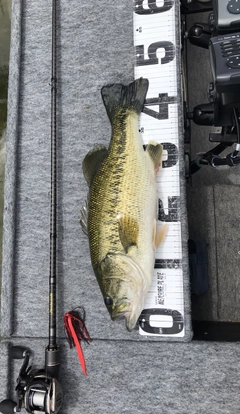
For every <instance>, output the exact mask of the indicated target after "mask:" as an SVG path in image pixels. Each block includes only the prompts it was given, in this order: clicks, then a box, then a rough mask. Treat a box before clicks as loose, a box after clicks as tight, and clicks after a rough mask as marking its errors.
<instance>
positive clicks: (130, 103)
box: [101, 78, 149, 121]
mask: <svg viewBox="0 0 240 414" xmlns="http://www.w3.org/2000/svg"><path fill="white" fill-rule="evenodd" d="M148 84H149V82H148V79H144V78H139V79H137V80H135V81H134V82H132V83H130V84H129V85H127V86H125V85H122V84H121V83H116V84H113V85H107V86H104V87H103V88H102V90H101V94H102V99H103V103H104V105H105V108H106V111H107V114H108V117H109V119H110V121H112V120H113V118H114V116H115V114H116V113H119V110H121V109H123V110H127V109H129V110H132V111H134V112H136V113H137V114H138V115H139V114H140V112H141V111H142V108H143V104H144V101H145V98H146V95H147V91H148Z"/></svg>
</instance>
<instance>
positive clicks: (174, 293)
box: [133, 0, 184, 337]
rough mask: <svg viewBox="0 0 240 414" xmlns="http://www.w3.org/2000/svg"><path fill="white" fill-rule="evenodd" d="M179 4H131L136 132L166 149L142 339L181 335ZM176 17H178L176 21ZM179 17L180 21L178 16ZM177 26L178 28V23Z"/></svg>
mask: <svg viewBox="0 0 240 414" xmlns="http://www.w3.org/2000/svg"><path fill="white" fill-rule="evenodd" d="M176 7H178V8H179V3H178V2H175V0H161V1H157V0H135V1H134V10H133V23H134V25H133V27H134V46H135V53H136V60H135V75H134V76H135V79H137V78H140V77H143V78H147V79H148V80H149V89H148V94H147V98H146V102H145V106H144V109H143V112H142V114H141V116H140V121H139V131H140V133H141V136H142V139H143V143H144V145H147V144H148V142H149V141H151V140H154V141H156V142H158V143H161V144H162V145H163V148H164V158H163V162H162V168H161V169H160V171H159V173H158V175H157V184H158V193H159V212H158V219H159V220H160V222H166V223H167V224H168V231H167V235H166V238H165V240H164V242H163V243H162V244H161V245H160V247H159V248H158V249H157V250H156V256H155V257H156V261H155V269H154V274H153V280H152V285H151V287H150V289H149V292H148V294H147V297H146V300H145V305H144V310H143V312H142V314H141V316H140V320H139V321H140V328H139V333H140V335H155V336H156V335H157V336H159V335H160V336H171V337H173V336H179V337H183V336H184V296H183V271H182V237H181V222H180V177H179V173H180V171H179V159H178V147H179V105H181V103H180V102H181V101H180V98H179V97H178V94H177V91H178V82H180V78H179V80H178V72H177V65H179V64H180V63H179V62H177V59H176V47H177V46H176V44H177V42H176V39H177V37H176V36H179V33H177V30H178V27H179V22H176V19H177V18H178V15H179V16H180V11H179V13H176ZM176 16H177V17H176ZM179 18H180V17H179ZM176 23H177V24H176Z"/></svg>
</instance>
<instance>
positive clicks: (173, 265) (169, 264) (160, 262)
mask: <svg viewBox="0 0 240 414" xmlns="http://www.w3.org/2000/svg"><path fill="white" fill-rule="evenodd" d="M154 267H155V269H180V268H181V267H182V260H180V259H156V260H155V266H154Z"/></svg>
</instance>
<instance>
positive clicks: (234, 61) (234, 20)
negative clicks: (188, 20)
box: [182, 0, 240, 174]
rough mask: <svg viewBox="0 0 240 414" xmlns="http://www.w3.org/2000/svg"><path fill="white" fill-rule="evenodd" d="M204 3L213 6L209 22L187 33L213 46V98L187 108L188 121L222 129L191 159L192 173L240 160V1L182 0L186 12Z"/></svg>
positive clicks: (201, 43)
mask: <svg viewBox="0 0 240 414" xmlns="http://www.w3.org/2000/svg"><path fill="white" fill-rule="evenodd" d="M188 4H191V7H190V9H189V8H188ZM199 5H201V6H199ZM203 6H204V7H205V10H204V11H207V10H210V9H211V8H212V11H211V12H210V14H209V18H208V23H195V24H194V25H193V26H192V27H191V28H190V30H189V31H188V32H187V33H185V34H184V37H185V38H187V39H188V40H189V41H190V43H192V44H193V45H195V46H198V47H202V48H205V49H208V50H209V57H210V65H211V71H212V79H213V81H212V82H211V83H210V84H209V86H208V101H209V102H208V103H204V104H200V105H197V106H195V108H194V109H193V111H192V112H188V111H187V110H186V111H185V125H189V121H190V120H192V121H193V122H194V123H195V124H197V125H207V126H215V127H219V128H221V132H220V133H219V132H218V133H210V135H209V140H210V142H213V143H215V142H216V143H219V144H218V145H217V146H216V147H214V148H213V149H212V150H210V151H208V152H206V153H204V154H201V155H200V156H199V157H197V158H196V159H195V160H194V161H192V162H191V164H190V174H193V173H195V172H197V171H198V170H199V169H200V168H201V167H202V166H204V165H210V166H212V167H217V166H219V165H228V166H229V167H233V166H237V165H239V164H240V126H239V123H240V2H239V1H238V0H235V1H233V0H228V1H226V0H214V1H212V2H210V1H209V2H203V1H200V0H193V1H190V3H188V2H187V1H184V0H182V12H183V13H184V14H186V13H193V12H194V13H195V12H197V11H202V10H203ZM233 144H235V149H234V151H233V152H231V153H229V154H228V155H227V156H226V157H221V156H220V154H221V152H223V151H224V150H225V149H226V148H227V147H229V146H232V145H233Z"/></svg>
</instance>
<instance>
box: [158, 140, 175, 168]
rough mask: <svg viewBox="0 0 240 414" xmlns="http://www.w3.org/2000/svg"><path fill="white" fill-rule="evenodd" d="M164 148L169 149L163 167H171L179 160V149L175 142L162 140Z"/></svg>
mask: <svg viewBox="0 0 240 414" xmlns="http://www.w3.org/2000/svg"><path fill="white" fill-rule="evenodd" d="M162 146H163V149H164V150H165V151H167V153H168V158H167V160H166V161H163V162H162V168H170V167H173V166H174V165H176V164H177V162H178V149H177V147H176V145H175V144H171V142H162Z"/></svg>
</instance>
